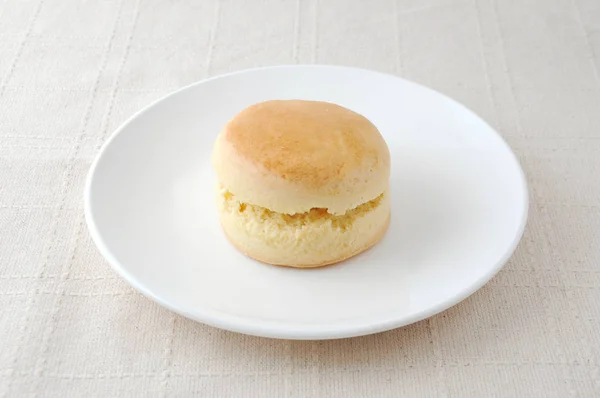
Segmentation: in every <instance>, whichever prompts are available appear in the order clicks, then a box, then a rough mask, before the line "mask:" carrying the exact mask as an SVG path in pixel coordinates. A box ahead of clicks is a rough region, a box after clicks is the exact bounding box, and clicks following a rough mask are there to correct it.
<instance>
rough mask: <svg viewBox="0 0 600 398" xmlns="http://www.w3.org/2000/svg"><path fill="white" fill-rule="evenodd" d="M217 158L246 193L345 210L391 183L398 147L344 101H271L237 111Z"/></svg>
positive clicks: (247, 198)
mask: <svg viewBox="0 0 600 398" xmlns="http://www.w3.org/2000/svg"><path fill="white" fill-rule="evenodd" d="M213 164H214V167H215V169H216V172H217V175H218V176H219V180H220V182H221V184H222V185H223V186H225V187H228V188H230V189H231V190H232V192H233V193H234V194H235V195H236V196H237V197H238V198H240V200H242V201H244V202H247V203H252V204H256V205H260V206H263V207H266V208H268V209H270V210H273V211H277V212H280V213H286V214H295V213H304V212H306V211H309V210H310V209H312V208H325V209H328V212H329V213H331V214H337V215H339V214H344V213H345V212H346V211H347V210H349V209H352V208H354V207H356V206H358V205H360V204H361V203H364V202H366V201H369V200H371V199H374V198H375V197H377V196H378V195H380V194H381V193H382V192H383V191H384V190H385V189H386V187H387V185H388V180H389V169H390V155H389V151H388V148H387V145H386V144H385V141H384V140H383V137H382V136H381V134H380V133H379V131H378V130H377V128H376V127H375V126H374V125H373V124H372V123H371V122H370V121H369V120H368V119H366V118H365V117H363V116H361V115H359V114H358V113H355V112H353V111H351V110H349V109H346V108H343V107H341V106H339V105H335V104H330V103H325V102H317V101H300V100H288V101H267V102H262V103H259V104H256V105H252V106H250V107H248V108H246V109H244V110H243V111H241V112H240V113H239V114H238V115H237V116H235V117H234V118H233V119H232V120H231V121H230V122H229V123H227V125H226V126H225V128H224V129H223V131H222V132H221V134H220V135H219V137H218V139H217V143H216V145H215V151H214V155H213Z"/></svg>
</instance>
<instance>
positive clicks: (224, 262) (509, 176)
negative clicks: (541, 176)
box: [85, 66, 528, 339]
mask: <svg viewBox="0 0 600 398" xmlns="http://www.w3.org/2000/svg"><path fill="white" fill-rule="evenodd" d="M270 99H310V100H320V101H328V102H333V103H337V104H339V105H342V106H344V107H347V108H349V109H352V110H354V111H356V112H358V113H361V114H362V115H364V116H366V117H367V118H369V119H370V120H371V121H372V122H373V123H374V124H375V125H376V126H377V127H378V128H379V130H380V131H381V133H382V134H383V136H384V138H385V140H386V141H387V143H388V146H389V148H390V152H391V159H392V173H391V190H392V192H391V194H392V222H391V226H390V228H389V230H388V232H387V234H386V235H385V237H384V239H383V240H382V241H381V242H380V243H379V244H378V245H376V246H375V247H374V248H372V249H371V250H368V251H367V252H365V253H363V254H361V255H359V256H357V257H354V258H352V259H351V260H348V261H345V262H343V263H339V264H337V265H334V266H330V267H325V268H321V269H312V270H298V269H290V268H283V267H277V266H269V265H265V264H261V263H258V262H256V261H253V260H251V259H249V258H247V257H245V256H244V255H242V254H240V253H239V252H237V251H236V249H234V248H233V247H232V246H231V245H230V244H229V242H228V241H227V239H226V238H225V236H224V234H223V233H222V231H221V229H220V225H219V222H218V218H217V213H216V205H215V202H214V192H213V186H214V185H213V184H214V175H213V171H212V168H211V165H210V156H211V151H212V145H213V141H214V139H215V138H216V136H217V133H218V132H219V130H220V129H221V127H222V126H223V125H224V124H225V123H226V122H227V121H228V120H229V119H230V118H232V117H233V116H234V115H235V114H236V113H237V112H239V111H240V110H242V109H243V108H244V107H246V106H248V105H251V104H254V103H256V102H259V101H265V100H270ZM527 202H528V199H527V188H526V183H525V179H524V176H523V172H522V170H521V168H520V166H519V163H518V161H517V160H516V158H515V156H514V155H513V153H512V152H511V150H510V149H509V147H508V146H507V145H506V143H505V142H504V141H503V140H502V139H501V138H500V136H499V135H498V134H497V133H496V132H495V131H494V130H493V129H492V128H491V127H490V126H489V125H487V124H486V123H485V122H484V121H482V120H481V119H480V118H479V117H477V116H476V115H475V114H474V113H472V112H471V111H469V110H468V109H466V108H465V107H463V106H462V105H460V104H458V103H457V102H455V101H453V100H451V99H449V98H447V97H445V96H443V95H441V94H439V93H437V92H435V91H432V90H430V89H427V88H425V87H422V86H420V85H417V84H415V83H411V82H408V81H406V80H403V79H400V78H397V77H394V76H390V75H385V74H381V73H376V72H371V71H366V70H360V69H354V68H346V67H333V66H281V67H270V68H261V69H253V70H247V71H242V72H237V73H232V74H228V75H224V76H219V77H216V78H213V79H209V80H205V81H203V82H200V83H197V84H194V85H192V86H189V87H187V88H184V89H182V90H179V91H177V92H175V93H173V94H171V95H169V96H167V97H165V98H163V99H162V100H160V101H158V102H156V103H154V104H153V105H150V106H149V107H147V108H145V109H144V110H142V111H141V112H139V113H137V114H136V115H134V116H133V117H132V118H130V119H129V120H128V121H127V122H125V124H124V125H122V126H121V127H120V128H119V129H118V130H117V131H116V133H115V134H114V135H113V136H112V137H111V138H110V140H109V141H108V142H107V143H106V144H105V145H104V147H103V149H102V150H101V152H100V154H99V156H98V158H97V159H96V161H95V162H94V164H93V166H92V168H91V171H90V174H89V179H88V182H87V187H86V192H85V209H86V219H87V222H88V225H89V228H90V231H91V234H92V237H93V239H94V241H95V243H96V245H97V246H98V248H99V250H100V252H101V253H102V254H103V255H104V256H105V257H106V259H107V260H108V261H109V262H110V264H111V265H112V267H114V269H115V270H116V271H117V272H118V273H119V274H120V275H121V276H122V277H123V278H125V279H126V280H127V281H128V282H129V283H130V284H131V285H133V286H134V287H135V288H136V289H137V290H139V291H140V292H142V293H143V294H145V295H146V296H148V297H150V298H152V299H154V300H155V301H157V302H158V303H160V304H162V305H163V306H165V307H167V308H169V309H171V310H173V311H175V312H177V313H179V314H182V315H184V316H186V317H189V318H192V319H195V320H197V321H200V322H203V323H206V324H209V325H213V326H217V327H220V328H223V329H228V330H232V331H236V332H242V333H247V334H252V335H260V336H267V337H278V338H290V339H327V338H340V337H350V336H357V335H363V334H369V333H375V332H379V331H384V330H388V329H392V328H396V327H399V326H403V325H407V324H409V323H412V322H415V321H418V320H421V319H423V318H426V317H429V316H431V315H433V314H435V313H437V312H440V311H442V310H444V309H446V308H448V307H450V306H452V305H454V304H456V303H458V302H459V301H461V300H462V299H464V298H465V297H467V296H469V295H470V294H471V293H473V292H475V291H476V290H477V289H479V288H480V287H481V286H483V285H484V284H485V283H486V282H487V281H488V280H489V279H490V278H491V277H492V276H494V274H496V272H498V270H499V269H500V268H501V267H502V266H503V265H504V263H505V262H506V261H507V260H508V258H509V257H510V255H511V254H512V252H513V250H514V249H515V247H516V245H517V243H518V241H519V239H520V238H521V235H522V233H523V228H524V225H525V221H526V218H527V208H528V203H527Z"/></svg>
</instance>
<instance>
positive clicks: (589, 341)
mask: <svg viewBox="0 0 600 398" xmlns="http://www.w3.org/2000/svg"><path fill="white" fill-rule="evenodd" d="M285 63H330V64H342V65H353V66H359V67H365V68H369V69H375V70H379V71H384V72H389V73H393V74H397V75H400V76H403V77H406V78H408V79H411V80H415V81H417V82H420V83H423V84H425V85H428V86H430V87H433V88H435V89H437V90H439V91H441V92H443V93H446V94H448V95H450V96H452V97H454V98H456V99H458V100H459V101H461V102H463V103H465V104H466V105H467V106H469V107H471V108H472V109H473V110H474V111H476V112H477V113H478V114H479V115H481V116H482V117H483V118H485V119H486V120H488V121H489V122H490V123H491V124H492V125H494V126H495V127H496V128H497V129H498V130H499V131H500V132H501V134H502V135H503V136H504V137H505V138H506V139H507V141H508V142H509V144H510V145H511V146H512V148H513V149H514V150H515V152H516V153H517V154H518V156H519V159H520V161H521V162H522V165H523V167H524V169H525V172H526V174H527V176H528V180H529V182H530V193H531V199H532V204H531V209H530V221H529V225H528V228H527V231H526V233H525V236H524V239H523V241H522V242H521V245H520V246H519V248H518V250H517V252H516V254H515V255H514V257H513V258H512V260H511V261H510V263H509V264H508V265H507V266H506V267H505V268H504V269H503V270H502V271H501V272H500V274H499V275H498V276H497V277H496V278H494V279H493V280H492V281H491V282H490V283H489V284H488V285H487V286H486V287H485V288H483V289H482V290H480V291H479V292H477V293H476V294H475V295H473V296H472V297H470V298H469V299H467V300H466V301H464V302H463V303H461V304H459V305H457V306H456V307H454V308H452V309H450V310H448V311H446V312H444V313H443V314H441V315H438V316H435V317H433V318H431V319H429V320H426V321H422V322H419V323H417V324H414V325H411V326H409V327H405V328H402V329H399V330H394V331H391V332H387V333H383V334H379V335H374V336H368V337H362V338H355V339H347V340H339V341H323V342H294V341H278V340H268V339H262V338H255V337H248V336H243V335H238V334H233V333H229V332H224V331H220V330H217V329H213V328H211V327H208V326H204V325H201V324H198V323H195V322H192V321H190V320H187V319H184V318H181V317H179V316H175V315H174V314H173V313H171V312H169V311H167V310H165V309H162V308H160V307H159V306H158V305H156V304H154V303H152V302H150V301H149V300H147V299H146V298H144V297H142V296H140V295H139V294H138V293H136V292H134V291H133V289H131V288H130V287H128V285H127V284H125V283H124V282H123V281H121V280H120V279H119V278H118V277H117V276H116V274H115V273H114V272H113V271H112V270H111V268H110V267H109V266H108V264H107V263H106V261H105V260H103V259H102V258H101V257H100V255H99V254H98V252H97V251H96V249H95V247H94V245H93V243H92V242H91V240H90V237H89V235H88V232H87V229H86V226H85V222H84V219H83V212H82V189H83V184H84V179H85V176H86V173H87V171H88V168H89V166H90V163H91V161H92V159H93V157H94V155H95V154H96V153H97V152H98V149H99V146H100V145H101V144H102V143H103V142H104V141H105V139H106V138H107V136H109V135H110V134H111V132H112V131H113V130H114V129H115V128H116V127H117V126H118V125H119V124H120V123H121V122H123V121H124V119H125V118H127V117H128V116H130V115H131V114H132V113H133V112H135V111H136V110H138V109H139V108H140V107H142V106H144V105H146V104H148V103H150V102H151V101H153V100H155V99H157V98H159V97H161V96H163V95H164V94H166V93H168V92H170V91H172V90H174V89H177V88H179V87H181V86H183V85H187V84H189V83H192V82H195V81H197V80H200V79H203V78H206V77H208V76H213V75H216V74H220V73H224V72H230V71H235V70H238V69H242V68H248V67H255V66H260V65H274V64H285ZM599 64H600V2H599V1H598V0H423V1H420V0H372V1H361V0H346V1H344V0H335V1H333V0H296V1H293V0H290V1H284V0H262V1H250V0H244V1H242V0H95V1H92V0H89V1H85V0H4V1H0V396H6V397H25V396H38V397H113V396H125V397H133V396H144V397H154V396H157V397H158V396H180V397H185V396H215V397H226V396H235V397H242V396H244V397H284V396H285V397H343V398H346V397H358V396H364V397H400V396H410V397H434V396H439V397H560V398H563V397H569V396H580V397H600V362H599V361H600V263H599V262H600V79H599V73H600V71H599Z"/></svg>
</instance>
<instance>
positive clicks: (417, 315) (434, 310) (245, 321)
mask: <svg viewBox="0 0 600 398" xmlns="http://www.w3.org/2000/svg"><path fill="white" fill-rule="evenodd" d="M302 68H313V69H323V68H324V69H338V70H349V71H353V72H359V73H369V74H378V75H383V76H385V77H388V78H394V79H399V80H401V81H403V82H404V83H407V84H410V85H414V86H418V87H419V88H420V89H422V90H426V91H428V92H430V93H432V94H435V95H438V96H442V97H444V98H445V99H446V100H448V101H450V102H451V103H453V104H454V105H457V106H459V107H460V108H461V109H462V110H463V111H466V112H467V113H468V114H470V115H471V116H473V117H475V118H476V119H479V121H481V122H483V123H484V124H485V125H486V126H487V127H488V128H489V129H490V131H491V132H492V133H493V134H495V135H496V137H497V138H498V139H499V143H500V145H502V146H503V147H504V149H505V150H506V151H508V154H509V155H510V156H511V158H512V161H513V162H514V163H515V165H516V166H517V169H518V171H519V181H518V185H519V186H520V188H521V190H522V198H521V200H522V203H523V213H522V214H521V220H520V223H519V226H518V228H517V230H516V234H515V236H514V237H513V240H512V242H511V244H510V245H509V246H508V247H507V249H506V252H505V253H504V254H503V255H502V256H501V257H500V258H499V260H498V261H497V262H496V263H495V264H494V265H493V267H490V268H489V270H488V271H487V272H486V273H485V274H483V275H482V276H481V277H480V278H479V279H477V280H476V281H475V282H473V283H472V284H470V285H468V286H467V285H465V287H466V288H465V289H462V290H461V292H460V294H456V295H454V296H452V297H449V298H446V299H445V300H443V301H442V302H440V303H438V304H437V305H432V306H431V307H429V308H427V309H425V310H421V311H414V312H412V313H410V314H409V315H406V316H402V317H391V318H390V317H386V318H382V319H381V320H379V321H376V322H373V321H369V322H364V321H361V320H360V319H358V320H355V319H352V320H351V323H349V324H345V323H344V322H339V323H337V324H336V325H334V326H333V327H331V326H329V325H323V324H294V323H291V322H281V321H271V320H262V319H260V318H252V317H244V316H240V315H234V314H230V313H226V312H223V311H219V310H213V309H209V308H197V309H195V310H194V311H195V312H194V313H191V312H188V311H185V310H182V309H181V308H178V307H177V306H175V305H172V304H171V303H170V302H169V300H168V299H163V298H162V297H160V296H158V295H157V294H154V293H153V292H152V291H151V289H149V288H148V287H146V286H145V285H144V284H143V283H140V282H138V280H137V278H136V277H134V276H133V275H132V274H130V273H129V272H128V271H127V268H126V267H125V266H123V264H121V262H120V261H119V260H118V259H117V258H115V256H113V254H112V253H111V251H110V249H109V248H108V247H107V245H106V244H105V243H104V240H103V238H102V235H101V233H100V231H99V229H98V227H97V225H96V223H95V221H94V216H93V214H92V209H91V190H92V185H93V180H94V176H95V173H96V170H97V167H98V165H99V163H100V162H101V160H102V158H103V155H104V154H105V152H106V149H107V148H108V147H109V146H110V145H111V143H112V142H113V141H114V139H115V138H116V137H117V136H118V135H119V134H121V133H122V132H123V131H124V130H125V129H126V128H127V126H128V125H129V124H130V123H131V122H132V121H133V120H135V119H137V118H138V117H140V116H141V115H143V114H144V113H146V112H147V111H149V110H150V109H152V108H153V107H154V106H155V105H157V104H159V103H160V102H162V101H165V100H167V99H168V98H170V97H172V96H175V95H178V94H180V93H182V92H184V91H187V90H191V89H193V88H194V87H196V86H199V85H202V84H204V83H207V82H209V81H212V80H219V79H223V78H227V77H231V76H235V75H241V74H246V73H253V72H257V71H268V70H275V69H302ZM515 183H516V184H517V181H515ZM83 201H84V203H83V204H84V217H85V220H86V224H87V227H88V231H89V233H90V236H91V238H92V241H93V242H94V244H95V245H96V247H97V249H98V251H99V252H100V254H101V255H102V256H103V257H104V259H105V260H106V261H107V262H108V263H109V265H110V266H111V268H112V269H113V270H114V271H116V272H117V274H118V275H119V276H120V277H121V278H123V279H124V280H125V281H126V282H127V283H128V284H129V285H131V286H132V287H133V288H134V289H135V290H137V291H138V292H139V293H141V294H142V295H143V296H145V297H147V298H149V299H151V300H152V301H154V302H156V303H158V304H159V305H160V306H162V307H164V308H166V309H168V310H170V311H172V312H174V313H176V314H179V315H181V316H184V317H186V318H189V319H192V320H194V321H197V322H200V323H203V324H206V325H209V326H213V327H217V328H220V329H224V330H228V331H231V332H237V333H243V334H246V335H252V336H259V337H268V338H278V339H291V340H328V339H338V338H348V337H357V336H364V335H369V334H374V333H379V332H384V331H388V330H391V329H396V328H400V327H403V326H407V325H410V324H412V323H415V322H418V321H421V320H423V319H427V318H429V317H431V316H434V315H436V314H439V313H440V312H443V311H445V310H447V309H449V308H451V307H453V306H455V305H457V304H458V303H460V302H461V301H463V300H465V299H466V298H468V297H469V296H471V295H472V294H473V293H475V292H476V291H478V290H479V289H481V288H482V287H483V286H484V285H485V284H487V283H488V282H489V281H490V280H491V279H492V278H493V277H494V276H495V275H496V274H497V273H498V272H499V271H500V270H501V269H502V267H504V265H505V264H506V263H507V262H508V260H509V259H510V258H511V257H512V255H513V254H514V252H515V250H516V248H517V246H518V245H519V242H520V241H521V239H522V237H523V234H524V232H525V227H526V225H527V220H528V216H529V206H530V198H529V188H528V184H527V177H526V175H525V172H524V171H523V167H522V165H521V163H520V162H519V159H518V157H517V156H516V154H515V153H514V152H513V150H512V148H511V147H510V145H508V143H507V142H506V140H505V139H504V137H502V135H501V134H500V133H498V131H497V130H496V129H495V128H493V127H492V126H491V125H490V124H489V123H488V122H487V121H486V120H485V119H483V118H482V117H480V116H479V115H478V114H477V113H475V112H474V111H472V110H471V109H469V108H468V107H467V106H465V105H463V104H462V103H461V102H459V101H457V100H455V99H453V98H451V97H449V96H448V95H446V94H444V93H441V92H439V91H437V90H434V89H432V88H429V87H427V86H425V85H422V84H420V83H416V82H413V81H411V80H407V79H404V78H402V77H400V76H396V75H393V74H390V73H385V72H380V71H375V70H370V69H365V68H359V67H352V66H343V65H333V64H284V65H273V66H262V67H255V68H248V69H241V70H238V71H234V72H229V73H225V74H221V75H216V76H212V77H210V78H207V79H202V80H199V81H197V82H194V83H191V84H188V85H186V86H184V87H181V88H179V89H176V90H174V91H172V92H170V93H167V94H165V95H164V96H162V97H160V98H158V99H156V100H155V101H153V102H151V103H149V104H148V105H146V106H144V107H142V108H141V109H139V110H138V111H137V112H135V113H133V114H132V115H131V116H130V117H129V118H127V119H126V120H125V121H124V122H122V123H121V124H120V125H119V126H118V127H117V128H116V129H115V130H114V131H113V132H112V133H111V135H110V136H109V137H108V139H106V141H105V142H104V143H103V144H102V145H101V147H100V149H99V150H98V152H97V153H96V154H95V157H94V160H93V161H92V163H91V166H90V168H89V170H88V174H87V176H86V180H85V186H84V193H83ZM392 314H393V313H392Z"/></svg>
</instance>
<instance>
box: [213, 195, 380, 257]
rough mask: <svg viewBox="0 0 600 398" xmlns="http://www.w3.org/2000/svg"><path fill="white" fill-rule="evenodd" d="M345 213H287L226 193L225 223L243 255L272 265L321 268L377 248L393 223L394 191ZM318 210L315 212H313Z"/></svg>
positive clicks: (222, 199)
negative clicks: (276, 211)
mask: <svg viewBox="0 0 600 398" xmlns="http://www.w3.org/2000/svg"><path fill="white" fill-rule="evenodd" d="M371 202H372V203H369V202H368V203H367V204H363V205H361V206H359V207H358V208H356V209H353V210H350V211H349V212H348V213H347V214H346V215H344V216H332V215H330V216H322V217H319V216H316V217H314V218H313V219H312V220H311V219H310V218H311V217H310V216H308V215H302V216H300V218H301V219H300V220H298V219H294V218H293V216H287V215H283V214H281V213H275V212H270V211H266V210H264V209H260V208H255V207H254V206H251V205H244V204H243V203H240V202H238V201H237V200H236V199H235V197H231V196H229V194H227V193H226V192H224V191H222V192H221V194H220V195H219V198H218V203H219V214H220V220H221V225H222V227H223V231H224V232H225V235H226V236H227V238H228V239H229V241H230V242H231V243H232V244H233V245H234V246H235V247H236V248H237V249H238V250H239V251H241V252H242V253H244V254H246V255H247V256H249V257H251V258H253V259H255V260H258V261H261V262H263V263H267V264H273V265H282V266H288V267H296V268H313V267H321V266H324V265H329V264H333V263H337V262H340V261H343V260H346V259H348V258H350V257H352V256H355V255H357V254H359V253H361V252H363V251H365V250H367V249H369V248H370V247H372V246H374V245H375V244H376V243H377V242H379V240H380V239H381V238H382V237H383V236H384V234H385V232H386V230H387V228H388V226H389V223H390V196H389V191H386V192H385V193H384V194H382V195H380V196H379V197H378V198H377V199H376V200H375V201H371ZM313 211H316V210H313Z"/></svg>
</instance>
